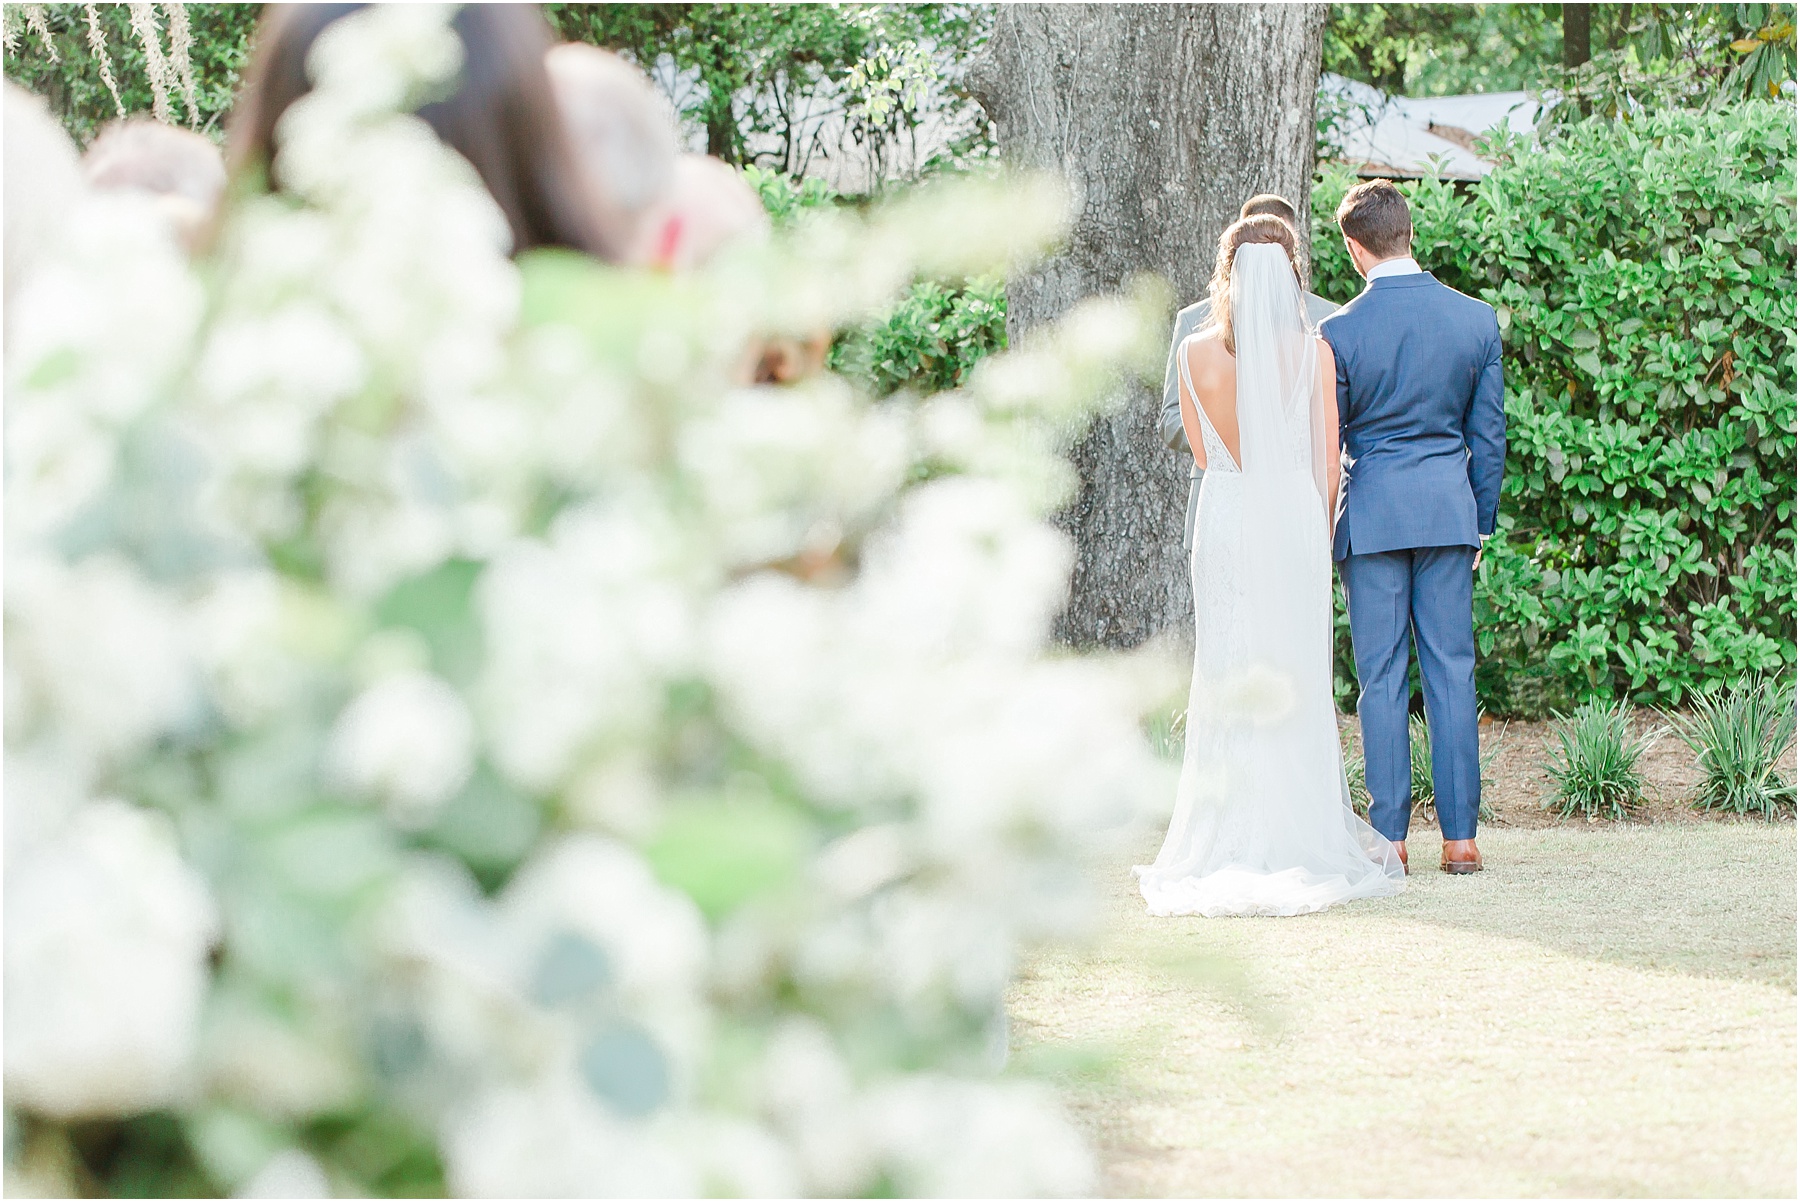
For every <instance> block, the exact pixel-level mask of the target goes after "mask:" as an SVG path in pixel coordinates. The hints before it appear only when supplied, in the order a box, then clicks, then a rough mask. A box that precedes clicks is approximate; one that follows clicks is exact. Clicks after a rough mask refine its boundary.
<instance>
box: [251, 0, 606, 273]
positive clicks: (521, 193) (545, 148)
mask: <svg viewBox="0 0 1800 1202" xmlns="http://www.w3.org/2000/svg"><path fill="white" fill-rule="evenodd" d="M362 7H364V6H363V5H360V4H293V5H287V4H283V5H271V6H270V8H269V12H268V15H267V16H265V17H264V19H263V23H262V26H261V28H260V29H259V30H258V32H257V37H256V46H257V49H256V54H255V58H254V60H253V61H252V63H251V66H250V71H249V75H248V77H247V79H246V82H245V85H244V90H243V92H242V93H241V94H240V95H239V97H238V101H237V105H236V108H235V110H234V112H233V114H232V121H231V129H230V137H229V150H230V153H229V156H228V157H229V160H230V165H231V174H232V176H233V178H234V179H237V180H255V179H257V178H259V177H260V178H261V179H262V180H263V181H265V182H266V184H267V185H268V186H269V187H271V188H276V189H279V188H280V186H281V173H280V168H279V165H278V164H275V153H276V130H277V128H278V127H279V125H280V122H281V117H282V114H284V113H285V112H287V109H288V106H289V105H291V104H293V103H294V101H296V100H298V99H300V97H302V96H304V95H306V93H307V92H308V91H310V90H311V87H312V85H311V81H310V80H309V79H308V77H307V73H306V56H307V53H308V52H309V51H310V50H311V49H312V45H313V42H314V41H315V40H316V39H317V38H318V36H319V34H320V33H322V32H323V31H324V30H325V28H326V27H327V26H329V25H330V24H331V23H332V22H334V21H337V20H339V19H341V18H343V17H344V16H347V15H348V14H350V13H352V12H355V11H356V10H357V9H359V8H362ZM453 27H454V28H455V30H456V32H457V35H458V36H459V37H460V38H461V39H462V43H463V64H462V70H461V72H460V74H459V76H458V86H457V88H456V91H455V92H453V93H452V94H450V95H449V96H447V97H445V98H444V99H442V100H436V101H432V102H431V103H429V104H425V105H422V106H420V108H419V110H418V115H419V117H420V118H421V119H422V120H424V121H425V123H426V124H428V125H429V126H431V128H432V130H433V131H434V132H435V133H436V134H437V135H438V137H440V138H442V139H443V140H444V142H445V143H446V144H447V145H449V146H450V147H451V148H452V149H454V150H455V151H456V152H457V153H458V154H460V155H462V156H463V158H465V159H467V160H468V161H469V163H470V165H471V166H473V167H474V168H475V171H476V173H477V174H478V175H479V176H480V177H481V181H482V183H483V184H485V185H486V186H487V190H488V192H489V193H490V194H491V195H492V196H493V198H494V202H495V203H496V204H497V205H499V207H500V211H501V212H502V213H503V214H505V216H506V221H507V224H508V225H509V226H510V227H511V229H512V235H513V245H512V251H513V253H514V254H515V255H516V254H521V253H523V252H525V251H528V250H532V249H535V248H537V247H547V246H558V247H566V248H568V249H572V250H579V251H585V252H587V253H588V254H591V255H594V256H595V257H596V258H600V259H603V260H606V261H608V262H619V261H620V260H621V259H622V258H623V257H624V251H625V248H626V246H627V242H628V239H629V236H630V232H631V231H630V223H629V222H627V221H626V220H624V219H623V217H622V216H621V214H620V213H619V212H618V211H617V210H616V209H615V207H614V205H613V203H612V202H611V201H610V200H609V199H608V196H607V195H604V194H601V193H598V192H596V190H595V189H594V188H592V187H591V186H590V185H589V183H588V180H587V173H586V172H585V171H584V170H583V168H582V166H581V165H580V163H579V162H578V160H577V158H576V155H575V148H574V143H573V140H572V139H571V138H570V136H569V134H568V131H567V129H566V128H565V124H564V121H563V117H562V113H561V111H560V110H559V108H558V106H557V102H556V97H555V94H554V93H553V91H552V89H551V85H550V77H549V73H548V72H547V71H546V69H545V66H544V56H545V53H546V51H548V49H549V47H550V31H549V27H548V26H546V25H545V23H544V18H543V17H542V15H541V14H539V12H538V10H537V8H536V7H535V6H533V5H524V4H468V5H464V6H463V8H462V9H461V10H460V11H459V12H458V13H457V15H456V18H455V21H454V26H453ZM272 165H273V170H272V171H271V168H272Z"/></svg>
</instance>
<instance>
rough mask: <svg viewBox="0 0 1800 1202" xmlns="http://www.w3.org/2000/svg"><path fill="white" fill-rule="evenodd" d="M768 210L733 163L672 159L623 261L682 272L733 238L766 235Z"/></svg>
mask: <svg viewBox="0 0 1800 1202" xmlns="http://www.w3.org/2000/svg"><path fill="white" fill-rule="evenodd" d="M769 229H770V222H769V214H768V211H767V210H765V209H764V208H763V204H762V200H761V198H760V197H758V196H757V194H756V189H755V188H752V187H751V186H750V184H749V181H747V180H746V179H744V177H743V175H741V174H740V173H739V172H738V171H737V170H736V169H735V168H733V167H731V166H730V165H728V164H726V163H723V162H721V161H720V160H718V159H715V158H710V157H708V156H707V155H703V154H684V155H682V156H681V157H680V158H678V159H677V160H676V161H675V170H674V172H673V175H672V178H671V179H670V181H669V187H668V189H667V191H665V192H664V193H663V195H662V196H661V197H659V198H658V199H657V201H656V202H655V203H654V204H653V205H652V206H651V208H650V210H649V212H648V213H647V214H646V216H645V220H644V221H643V222H642V223H641V224H640V225H639V227H638V233H637V239H636V241H634V242H633V244H632V246H631V249H630V251H629V252H628V254H627V255H626V260H627V261H628V262H630V263H634V264H637V265H639V266H643V267H655V268H659V269H661V270H664V271H687V270H691V269H692V268H695V267H698V266H700V265H701V264H703V263H705V262H706V261H707V260H708V259H711V258H712V257H713V256H714V255H716V254H718V253H719V251H721V250H722V249H724V248H725V247H726V246H728V245H730V244H731V243H733V242H738V241H744V242H761V241H764V240H765V239H767V238H768V236H769Z"/></svg>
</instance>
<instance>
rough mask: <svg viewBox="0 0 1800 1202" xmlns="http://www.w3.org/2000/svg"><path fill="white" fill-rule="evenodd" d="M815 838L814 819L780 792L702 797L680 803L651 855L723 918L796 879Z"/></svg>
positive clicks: (665, 873)
mask: <svg viewBox="0 0 1800 1202" xmlns="http://www.w3.org/2000/svg"><path fill="white" fill-rule="evenodd" d="M813 840H814V835H813V828H812V826H811V824H810V823H808V822H807V821H806V820H805V819H804V818H803V817H802V816H801V815H799V814H798V813H796V812H795V811H794V810H793V809H792V808H791V807H789V806H787V805H784V804H782V803H781V802H778V801H776V800H775V799H773V798H758V797H737V798H724V799H702V800H695V801H689V802H686V803H684V804H681V805H679V806H677V807H676V808H675V810H674V812H673V813H672V814H671V815H670V817H669V818H668V820H667V821H666V822H665V823H664V825H663V827H662V829H661V830H660V831H659V832H658V833H657V835H656V837H655V839H653V840H652V841H651V843H650V845H649V846H648V847H646V848H645V849H644V854H645V856H646V857H647V858H648V859H649V861H650V865H651V867H652V868H654V869H655V870H656V875H657V876H658V878H660V879H661V880H662V881H663V883H664V884H667V885H669V886H671V887H673V888H676V889H680V890H681V891H682V892H684V893H686V894H687V895H688V896H690V897H692V898H693V899H694V903H695V904H696V905H698V906H699V907H700V909H701V911H702V912H703V913H704V914H706V916H707V917H708V918H712V919H718V918H721V917H723V916H724V915H726V914H728V913H730V912H731V911H732V910H734V909H736V908H737V907H738V906H740V905H742V904H743V903H744V902H746V901H748V900H749V899H751V898H753V897H756V896H758V895H759V894H763V893H766V892H769V891H771V890H774V889H778V888H781V887H782V886H785V885H790V884H794V883H796V882H797V881H798V880H799V876H800V871H801V869H802V868H803V867H804V865H805V863H806V857H807V854H808V853H809V851H810V850H811V847H812V843H813Z"/></svg>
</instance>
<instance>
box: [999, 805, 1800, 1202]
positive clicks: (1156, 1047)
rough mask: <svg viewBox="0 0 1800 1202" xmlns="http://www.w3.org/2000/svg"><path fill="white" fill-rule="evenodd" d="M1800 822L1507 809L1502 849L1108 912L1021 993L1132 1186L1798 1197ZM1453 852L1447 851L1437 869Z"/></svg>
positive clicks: (1100, 1143) (1121, 865) (1032, 1050)
mask: <svg viewBox="0 0 1800 1202" xmlns="http://www.w3.org/2000/svg"><path fill="white" fill-rule="evenodd" d="M1794 829H1795V828H1794V826H1793V825H1792V824H1791V823H1783V824H1780V825H1775V826H1765V825H1763V824H1760V823H1737V822H1733V823H1721V822H1709V823H1696V824H1686V825H1662V824H1656V825H1628V826H1610V825H1608V826H1601V827H1557V828H1547V829H1520V828H1506V827H1492V828H1484V830H1483V832H1482V836H1481V843H1482V851H1483V853H1484V855H1485V856H1486V858H1487V861H1488V871H1486V872H1484V873H1481V874H1479V875H1476V876H1472V877H1448V876H1445V875H1443V874H1442V873H1439V872H1437V871H1436V870H1435V865H1436V863H1437V856H1438V847H1437V837H1436V833H1435V832H1434V831H1429V830H1420V829H1419V828H1418V827H1417V826H1415V828H1414V837H1413V838H1412V840H1410V841H1409V843H1408V845H1407V846H1408V850H1409V851H1410V852H1411V853H1412V857H1413V863H1414V865H1415V866H1416V868H1415V874H1414V875H1413V876H1412V877H1411V878H1410V883H1409V886H1408V889H1407V892H1406V893H1404V894H1403V895H1401V896H1400V897H1398V898H1393V899H1387V900H1380V901H1371V902H1357V903H1353V904H1351V905H1347V906H1341V907H1338V908H1336V909H1333V910H1331V911H1328V912H1326V913H1324V914H1317V915H1309V916H1305V917H1301V918H1273V919H1272V918H1255V919H1219V920H1207V919H1198V918H1189V919H1154V918H1150V917H1149V916H1148V915H1146V914H1145V913H1144V909H1143V905H1142V903H1141V901H1140V900H1139V899H1138V897H1137V893H1136V889H1135V881H1133V879H1132V878H1131V876H1130V872H1129V865H1130V864H1131V863H1147V862H1149V860H1150V859H1151V858H1152V857H1153V855H1154V853H1155V849H1156V840H1150V841H1148V842H1147V844H1146V845H1145V846H1144V847H1142V848H1140V849H1139V854H1138V856H1137V857H1135V858H1133V857H1129V856H1127V857H1124V858H1122V859H1119V860H1118V861H1117V862H1115V863H1112V864H1109V865H1108V866H1107V869H1106V871H1107V873H1108V877H1109V879H1110V880H1113V881H1114V882H1115V883H1116V889H1115V890H1114V893H1113V896H1112V897H1111V899H1110V909H1109V913H1108V916H1107V923H1106V929H1105V931H1104V932H1103V934H1102V935H1101V937H1100V938H1099V939H1098V941H1097V942H1096V944H1095V945H1094V946H1093V947H1092V948H1090V949H1089V950H1087V951H1085V952H1080V953H1059V954H1055V955H1049V956H1045V957H1043V958H1041V959H1039V960H1037V961H1036V962H1034V963H1032V964H1031V965H1029V966H1027V970H1026V972H1025V973H1024V975H1023V977H1022V978H1021V980H1020V981H1019V983H1018V984H1017V985H1016V986H1015V988H1014V991H1013V995H1012V998H1011V1013H1012V1019H1013V1047H1014V1052H1015V1056H1016V1058H1017V1060H1018V1061H1019V1062H1020V1063H1021V1064H1022V1065H1023V1066H1035V1067H1037V1068H1038V1069H1039V1070H1041V1071H1045V1072H1049V1073H1051V1074H1052V1075H1053V1077H1054V1078H1055V1079H1057V1080H1058V1081H1059V1082H1060V1083H1061V1085H1062V1087H1063V1090H1064V1094H1065V1097H1066V1098H1067V1099H1068V1102H1069V1104H1070V1106H1071V1108H1072V1111H1073V1112H1074V1113H1075V1114H1076V1116H1077V1117H1078V1119H1079V1120H1080V1121H1081V1122H1083V1123H1084V1124H1085V1125H1086V1126H1087V1128H1088V1129H1089V1130H1090V1132H1091V1133H1092V1136H1093V1138H1094V1140H1095V1143H1096V1146H1097V1147H1098V1149H1099V1152H1100V1156H1101V1160H1102V1164H1103V1178H1102V1183H1101V1188H1102V1189H1104V1190H1105V1191H1106V1192H1108V1193H1111V1194H1118V1195H1165V1196H1183V1195H1185V1196H1202V1197H1204V1196H1207V1195H1265V1196H1276V1197H1279V1196H1283V1195H1312V1196H1330V1195H1412V1196H1418V1195H1435V1194H1445V1195H1469V1194H1486V1195H1534V1194H1536V1195H1558V1194H1560V1195H1603V1196H1611V1195H1646V1194H1649V1195H1662V1196H1705V1195H1776V1196H1787V1197H1792V1196H1793V1195H1794V1192H1795V1117H1796V1116H1795V1014H1796V1011H1795V993H1794V934H1795V926H1794V902H1795V858H1794V856H1795V842H1794ZM1423 869H1430V871H1422V870H1423Z"/></svg>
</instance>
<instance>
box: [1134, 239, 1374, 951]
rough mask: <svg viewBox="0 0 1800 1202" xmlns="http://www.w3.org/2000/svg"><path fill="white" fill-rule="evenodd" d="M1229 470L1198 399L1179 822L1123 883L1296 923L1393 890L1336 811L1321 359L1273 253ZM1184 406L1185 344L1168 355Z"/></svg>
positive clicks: (1168, 912) (1235, 310) (1359, 830)
mask: <svg viewBox="0 0 1800 1202" xmlns="http://www.w3.org/2000/svg"><path fill="white" fill-rule="evenodd" d="M1231 306H1232V309H1231V311H1232V332H1233V339H1234V341H1235V343H1236V347H1237V419H1238V433H1239V450H1240V453H1241V459H1242V461H1241V462H1237V461H1234V460H1233V458H1232V456H1231V452H1230V451H1229V450H1228V449H1227V448H1226V446H1225V444H1224V442H1223V441H1222V440H1221V439H1220V438H1219V436H1218V434H1217V433H1216V432H1215V431H1214V430H1213V428H1212V426H1211V425H1210V423H1208V421H1207V418H1206V410H1205V408H1204V407H1203V406H1201V405H1200V404H1199V403H1198V401H1197V400H1196V401H1195V404H1194V408H1195V409H1196V411H1198V413H1199V416H1200V429H1201V436H1202V438H1203V439H1204V441H1205V450H1206V477H1205V481H1204V483H1203V484H1202V485H1201V488H1200V506H1199V511H1198V513H1197V514H1196V517H1195V525H1194V550H1193V560H1192V563H1191V570H1192V573H1193V583H1194V636H1195V646H1194V678H1193V685H1192V688H1191V690H1190V692H1189V695H1188V713H1187V750H1186V756H1185V759H1184V761H1183V764H1182V771H1181V784H1180V788H1179V791H1178V793H1177V795H1176V802H1175V814H1174V817H1173V818H1172V819H1171V820H1170V823H1169V832H1168V835H1167V836H1166V837H1165V838H1164V840H1163V846H1162V851H1161V852H1159V853H1158V855H1157V857H1156V862H1155V863H1154V864H1151V865H1149V866H1147V867H1139V868H1137V869H1135V871H1136V873H1137V875H1138V887H1139V889H1140V891H1141V892H1142V893H1143V896H1144V900H1145V902H1147V903H1148V905H1149V908H1150V913H1152V914H1155V915H1159V916H1172V915H1178V914H1199V915H1205V916H1207V917H1218V916H1223V915H1250V914H1307V913H1311V912H1313V911H1317V910H1322V909H1324V908H1325V907H1327V906H1331V905H1335V904H1336V903H1338V902H1344V901H1350V900H1353V899H1356V898H1368V897H1386V896H1389V895H1392V894H1395V893H1399V892H1400V891H1401V890H1402V889H1403V888H1405V885H1406V877H1405V872H1404V869H1403V868H1402V866H1401V864H1400V859H1399V856H1398V854H1397V853H1396V852H1395V850H1394V847H1393V845H1392V844H1391V843H1389V842H1388V841H1387V840H1386V839H1384V838H1382V837H1381V836H1380V835H1378V834H1376V833H1375V831H1374V829H1373V828H1371V827H1370V826H1369V825H1368V824H1367V823H1366V822H1364V821H1362V820H1361V819H1360V818H1358V817H1357V816H1356V814H1355V812H1354V811H1353V810H1352V809H1351V808H1350V792H1349V788H1348V785H1347V783H1346V781H1345V778H1344V761H1343V752H1342V750H1341V748H1340V747H1339V744H1338V729H1337V711H1336V707H1335V706H1334V705H1333V703H1332V693H1331V659H1332V656H1331V533H1330V523H1329V519H1328V517H1327V512H1326V501H1325V498H1326V497H1327V496H1329V493H1328V492H1327V491H1326V488H1325V483H1326V478H1325V472H1326V470H1327V464H1326V463H1325V458H1326V454H1325V441H1324V431H1323V428H1322V416H1321V415H1320V413H1319V412H1318V405H1319V398H1318V385H1317V378H1318V377H1317V372H1318V348H1317V343H1316V341H1315V339H1314V336H1313V332H1312V330H1311V329H1310V328H1309V326H1308V324H1307V321H1306V316H1305V311H1304V309H1303V308H1302V302H1301V295H1300V288H1299V283H1298V281H1297V280H1295V278H1294V273H1293V270H1292V268H1291V267H1290V266H1289V264H1288V258H1287V254H1286V252H1285V251H1284V250H1282V249H1281V248H1280V247H1278V246H1272V245H1267V244H1254V243H1253V244H1248V245H1245V246H1242V247H1240V248H1239V249H1238V251H1237V257H1236V260H1235V261H1234V265H1233V270H1232V281H1231ZM1177 353H1178V356H1179V358H1180V361H1181V375H1182V387H1183V390H1184V391H1185V392H1186V394H1187V395H1188V396H1189V397H1193V395H1194V392H1193V383H1192V380H1191V378H1190V376H1189V369H1188V347H1187V344H1186V343H1184V344H1183V345H1182V346H1181V347H1180V348H1179V349H1178V352H1177Z"/></svg>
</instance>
